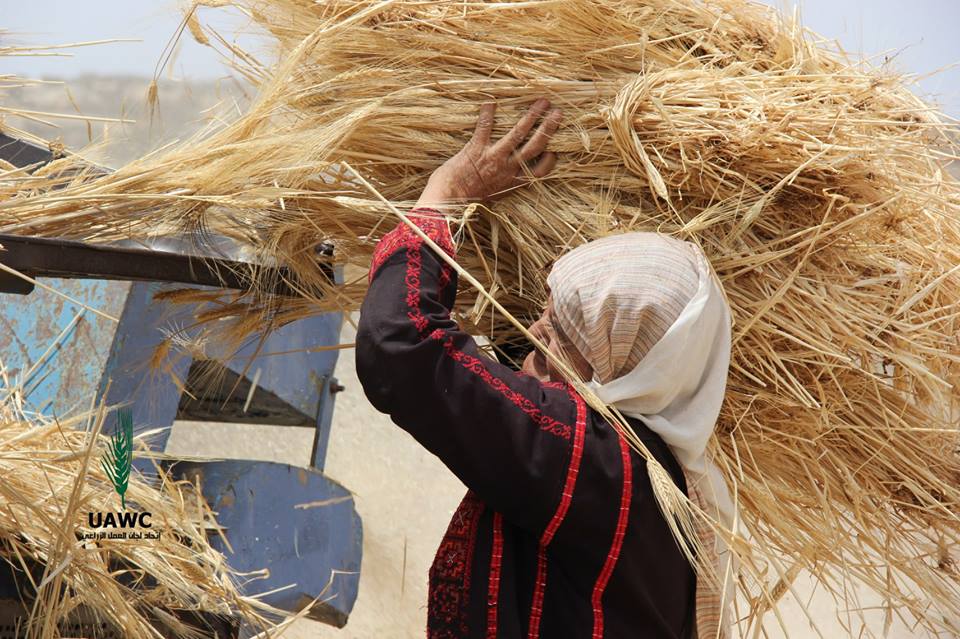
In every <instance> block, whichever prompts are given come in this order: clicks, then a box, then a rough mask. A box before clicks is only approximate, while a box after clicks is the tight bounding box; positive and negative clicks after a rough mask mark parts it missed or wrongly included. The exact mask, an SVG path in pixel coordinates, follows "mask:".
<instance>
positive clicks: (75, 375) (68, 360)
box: [0, 279, 130, 416]
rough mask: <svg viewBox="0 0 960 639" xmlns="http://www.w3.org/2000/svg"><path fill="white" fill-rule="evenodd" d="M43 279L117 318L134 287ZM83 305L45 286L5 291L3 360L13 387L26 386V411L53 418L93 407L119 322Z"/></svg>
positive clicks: (0, 300)
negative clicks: (25, 291) (18, 292)
mask: <svg viewBox="0 0 960 639" xmlns="http://www.w3.org/2000/svg"><path fill="white" fill-rule="evenodd" d="M44 283H45V284H47V285H48V286H50V287H52V288H54V289H55V290H57V291H60V292H62V293H64V294H65V295H68V296H70V297H71V298H73V299H75V300H77V301H78V302H80V303H81V304H82V305H86V306H89V307H91V308H95V309H97V310H99V311H102V312H104V313H106V314H107V315H111V316H113V317H119V316H120V314H121V313H122V311H123V306H124V301H125V300H126V296H127V290H128V289H129V287H130V285H129V284H128V283H126V282H104V281H100V280H60V279H49V280H44ZM81 304H76V303H74V302H71V301H68V300H66V299H65V298H64V297H62V296H60V295H56V294H55V293H52V292H50V291H47V290H44V289H40V288H38V289H36V290H35V291H34V292H33V293H31V294H30V295H27V296H22V295H8V294H0V362H2V363H3V366H4V367H5V368H6V375H7V378H8V380H9V382H10V384H11V386H16V385H21V392H22V394H23V399H24V407H25V408H26V410H28V411H35V412H38V413H43V414H45V415H48V416H54V415H55V416H65V415H67V414H71V413H77V412H85V411H87V410H89V408H90V402H91V399H92V398H93V396H94V391H95V390H96V388H97V385H98V384H99V383H100V377H101V375H102V373H103V367H104V362H105V360H106V358H107V353H108V352H109V350H110V344H111V342H112V341H113V333H114V330H115V328H116V324H115V323H114V322H112V321H110V320H108V319H105V318H103V317H101V316H98V315H96V314H94V313H91V312H89V311H86V310H84V308H83V306H82V305H81ZM78 315H79V316H80V317H79V319H77V316H78ZM31 369H32V372H31ZM27 375H29V377H28V378H26V379H25V378H24V377H25V376H27Z"/></svg>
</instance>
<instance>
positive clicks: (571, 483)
mask: <svg viewBox="0 0 960 639" xmlns="http://www.w3.org/2000/svg"><path fill="white" fill-rule="evenodd" d="M567 392H568V393H569V394H570V398H571V399H573V401H574V402H575V403H576V405H577V428H576V433H575V435H574V438H573V451H572V452H571V453H570V464H569V465H568V466H567V478H566V481H565V482H564V484H563V492H561V493H560V503H559V504H558V505H557V510H556V512H554V513H553V517H552V518H551V519H550V523H549V524H547V527H546V529H545V530H544V531H543V535H542V536H541V537H540V548H539V550H538V551H537V581H536V584H535V585H534V589H533V602H532V603H531V604H530V625H529V627H528V629H527V637H528V638H529V639H535V638H536V637H539V636H540V620H541V619H542V618H543V593H544V591H545V589H546V586H547V546H548V545H550V542H551V541H553V536H554V535H555V534H556V533H557V529H559V528H560V524H561V523H563V520H564V518H565V517H566V516H567V511H568V510H570V502H571V501H572V500H573V489H574V487H575V486H576V484H577V475H578V474H579V473H580V461H581V460H582V459H583V442H584V439H585V437H586V431H587V405H586V403H585V402H584V401H583V398H582V397H580V395H578V394H577V392H576V391H574V390H573V388H572V387H567Z"/></svg>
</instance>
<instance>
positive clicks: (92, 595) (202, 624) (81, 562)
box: [0, 407, 276, 639]
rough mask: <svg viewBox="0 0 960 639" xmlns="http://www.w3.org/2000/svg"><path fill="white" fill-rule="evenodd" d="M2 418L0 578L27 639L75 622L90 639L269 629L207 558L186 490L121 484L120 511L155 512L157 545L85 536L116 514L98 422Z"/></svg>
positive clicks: (199, 506)
mask: <svg viewBox="0 0 960 639" xmlns="http://www.w3.org/2000/svg"><path fill="white" fill-rule="evenodd" d="M0 410H2V413H0V476H2V477H3V481H0V559H2V562H3V565H2V566H0V568H2V571H0V572H2V573H3V574H4V575H6V574H8V573H10V572H11V570H12V571H14V572H15V573H17V574H18V577H17V586H18V589H19V592H20V593H21V596H22V597H23V598H24V601H25V602H26V604H27V614H26V615H25V616H26V617H27V621H26V623H25V624H24V625H22V626H21V627H19V628H18V631H19V632H21V633H23V634H22V636H24V637H29V638H30V639H57V638H59V637H61V636H64V637H66V636H77V634H76V632H75V631H73V630H71V629H72V628H74V625H75V624H76V623H77V621H78V620H80V622H81V623H87V624H92V625H93V626H94V627H95V628H97V629H98V630H97V631H96V633H95V634H94V635H86V634H85V636H91V637H96V636H122V637H138V638H140V637H142V638H143V639H148V638H160V637H164V636H172V637H183V638H185V639H189V638H194V637H195V638H200V637H210V636H213V630H211V629H210V628H208V627H207V625H206V623H207V622H208V621H210V620H213V619H215V618H217V617H220V618H223V619H228V618H229V619H230V620H231V621H230V622H231V623H240V622H244V623H246V624H249V627H251V628H261V629H263V630H264V631H266V632H269V630H270V628H272V627H274V624H273V623H272V622H271V621H270V620H269V619H268V617H267V616H266V615H268V614H272V613H276V611H273V610H272V609H271V608H270V607H269V606H266V605H265V604H262V603H260V602H258V601H257V600H255V599H251V598H248V597H245V596H243V595H242V594H241V593H240V592H239V590H238V588H237V585H236V584H237V583H238V580H239V579H240V577H241V576H239V575H236V574H234V573H233V572H231V570H230V569H229V567H228V566H227V565H226V562H225V559H224V557H223V555H221V554H220V553H219V552H218V551H217V550H215V549H214V548H212V547H211V545H210V543H209V536H210V535H216V534H218V530H219V529H218V527H217V525H216V521H215V518H214V515H213V513H212V512H211V511H210V509H209V507H208V506H207V504H206V502H205V501H204V500H203V498H202V497H201V496H200V493H199V490H198V487H196V486H195V485H194V484H191V483H190V482H189V481H174V480H172V479H170V477H169V476H167V475H161V476H160V478H159V485H154V484H153V483H151V482H148V481H146V480H145V479H144V478H143V477H142V476H141V475H140V474H138V473H136V472H135V471H134V472H133V473H131V474H128V475H127V477H126V480H125V486H124V488H125V494H124V504H125V505H126V506H128V507H130V508H133V509H134V510H131V511H129V512H130V513H132V514H134V515H136V514H137V513H141V512H146V513H150V520H149V523H150V526H151V529H152V531H156V532H158V533H159V534H158V535H157V537H156V538H144V539H138V540H134V539H120V538H116V539H114V538H110V537H109V536H107V537H106V538H101V537H100V536H99V535H98V534H97V533H98V532H100V531H102V529H97V528H92V527H91V517H90V515H89V513H98V517H99V518H100V520H101V521H102V517H103V516H104V515H103V513H111V512H112V513H116V512H117V511H118V509H119V507H120V504H121V501H120V497H119V496H118V495H117V492H116V491H115V489H117V487H116V486H115V477H114V476H113V475H112V474H111V473H110V472H107V470H108V468H105V467H104V466H102V465H101V463H100V459H102V458H103V457H102V455H103V453H104V451H105V450H108V449H110V448H111V446H112V442H111V441H110V440H109V439H108V438H107V437H106V436H104V435H103V434H101V433H100V431H101V428H102V426H103V424H104V421H105V418H106V413H105V412H104V411H102V410H101V411H99V412H98V413H96V414H92V415H77V416H76V417H73V418H70V419H67V420H64V421H54V420H49V419H43V418H31V419H29V420H27V419H25V418H23V417H22V416H21V417H16V416H15V415H14V414H13V412H12V411H11V410H9V409H8V408H7V407H5V408H3V409H0ZM106 421H112V416H111V419H107V420H106ZM88 429H89V430H88ZM120 432H123V429H121V431H120ZM124 437H125V436H121V437H120V439H123V438H124ZM114 439H117V437H116V436H115V437H114ZM131 441H132V440H131ZM128 472H129V471H128ZM124 512H126V509H124ZM93 523H94V524H96V523H97V522H96V521H94V522H93ZM248 577H254V576H248ZM78 615H79V616H78ZM204 616H205V619H206V621H204ZM272 618H274V619H275V618H276V617H272ZM84 619H86V620H87V621H83V620H84ZM65 630H66V634H63V632H64V631H65ZM100 633H102V634H100ZM161 633H163V634H161ZM17 636H21V635H19V634H18V635H17ZM274 636H275V635H274Z"/></svg>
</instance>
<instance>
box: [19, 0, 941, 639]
mask: <svg viewBox="0 0 960 639" xmlns="http://www.w3.org/2000/svg"><path fill="white" fill-rule="evenodd" d="M212 4H216V5H218V6H221V5H224V4H229V5H232V6H233V7H235V8H236V9H237V10H239V11H242V12H244V13H245V14H246V15H248V16H249V17H250V18H251V20H252V21H253V22H254V23H256V24H257V25H259V26H260V27H262V28H263V29H264V30H265V31H266V32H267V33H268V34H269V36H270V38H271V39H272V42H273V43H274V44H275V47H276V50H277V51H276V52H277V54H278V57H277V59H279V60H280V62H279V63H278V64H277V65H276V66H274V67H270V68H268V67H266V66H263V65H261V64H260V63H259V62H258V61H257V59H256V58H255V57H253V56H252V55H249V54H247V53H245V52H243V51H240V50H238V49H237V48H236V47H235V46H233V45H231V44H230V41H229V39H227V38H225V37H221V36H220V34H218V33H216V32H215V31H213V30H212V29H206V30H205V31H204V33H205V38H200V40H201V42H203V41H205V42H206V43H208V44H209V45H210V46H213V47H216V48H219V49H220V50H221V51H224V52H225V53H227V54H229V55H230V56H232V57H233V60H234V63H235V65H236V67H237V68H238V69H239V70H240V72H241V73H242V74H243V75H244V76H245V77H247V78H248V79H250V80H251V81H253V82H255V83H256V84H258V85H259V87H260V94H259V97H258V99H257V100H256V101H255V102H254V104H253V105H252V106H251V107H250V109H249V110H248V112H247V113H246V114H244V115H243V116H242V117H240V118H239V119H237V120H236V121H234V122H232V123H230V124H227V125H224V126H222V127H220V128H218V129H208V130H206V131H204V132H203V133H202V134H200V135H199V136H197V137H196V138H195V139H193V140H191V141H190V142H189V143H187V144H184V145H181V146H178V147H176V148H173V149H168V150H165V151H163V152H162V153H158V154H156V155H153V156H150V157H147V158H144V159H142V160H140V161H137V162H134V163H132V164H130V165H128V166H126V167H122V168H121V169H120V170H118V171H117V172H116V173H114V174H112V175H110V176H108V177H100V178H97V179H90V177H89V176H85V175H77V174H76V173H74V172H70V171H66V169H69V168H72V167H73V161H72V160H70V159H65V160H61V161H59V162H56V163H54V164H52V165H50V166H48V167H45V168H43V169H41V170H39V171H37V172H36V173H34V174H33V175H32V176H27V175H24V174H23V173H18V172H14V171H9V172H7V173H0V220H2V221H0V230H2V231H4V232H11V233H25V234H42V235H53V236H57V235H59V236H70V237H76V238H82V239H88V240H110V239H116V238H130V237H145V236H148V235H151V234H155V233H158V232H169V230H171V229H179V228H186V229H190V230H196V229H198V228H199V229H203V230H212V231H216V232H218V233H224V234H228V235H232V236H235V237H237V238H239V239H241V240H244V241H248V242H250V243H251V244H253V245H254V246H255V247H257V249H258V250H259V252H260V254H261V257H262V258H263V259H264V260H278V261H280V262H283V263H285V264H288V265H290V266H292V267H293V271H294V273H295V274H296V275H295V277H296V280H295V281H294V282H293V284H294V285H295V286H296V287H298V288H299V289H300V290H301V291H302V292H303V295H302V298H299V299H288V300H285V301H280V302H278V301H277V300H271V299H270V298H268V297H266V296H264V295H261V294H259V293H258V292H257V291H252V292H249V293H247V294H245V295H243V296H240V297H237V298H235V299H231V300H226V301H224V300H222V299H221V300H217V301H212V302H211V303H210V305H209V306H208V307H206V309H205V311H204V312H203V313H202V314H201V316H200V317H199V318H198V319H200V320H204V321H209V320H214V319H221V318H227V319H229V320H231V321H232V325H233V327H234V332H233V335H234V336H235V337H236V338H237V339H238V340H239V339H241V338H243V337H246V336H249V335H252V334H256V333H257V332H258V331H261V330H263V329H264V327H270V326H273V325H275V324H276V323H279V322H283V321H286V320H289V319H293V318H296V317H300V316H303V315H308V314H313V313H317V312H320V311H321V310H324V309H329V308H340V309H356V308H357V307H358V305H359V303H360V300H361V299H362V296H363V292H364V286H365V284H364V282H365V278H364V275H363V270H364V269H365V267H366V266H367V265H368V264H369V259H370V254H371V251H372V250H373V246H374V244H375V241H376V239H377V238H379V237H380V236H381V235H382V234H383V233H384V232H385V231H387V230H388V229H389V228H391V227H392V226H393V225H394V224H395V223H396V215H395V213H394V212H393V210H392V208H391V206H388V204H387V203H385V202H384V201H382V200H381V199H380V198H379V197H377V196H376V195H374V193H373V192H372V190H375V191H376V192H378V193H379V194H382V196H383V198H385V200H386V201H387V202H389V203H390V204H392V205H393V206H395V207H397V209H399V210H404V208H405V207H407V206H409V205H410V204H411V203H412V202H413V201H414V200H415V199H416V197H417V195H418V193H419V191H420V189H421V188H422V187H423V185H424V183H425V181H426V178H427V176H428V175H429V174H430V172H431V171H432V170H433V169H434V168H436V167H437V166H438V165H439V164H440V163H441V162H443V161H444V160H445V159H446V158H448V157H449V156H450V155H452V154H453V153H454V152H456V151H457V150H458V149H459V148H460V147H461V146H462V145H463V144H464V142H465V141H466V140H467V139H468V137H469V135H470V132H471V131H472V128H473V125H474V123H475V118H476V115H477V111H478V107H479V105H480V104H481V103H482V102H485V101H488V100H496V101H497V103H498V104H499V106H500V108H499V111H498V117H497V122H496V126H495V134H503V133H505V132H506V130H507V129H508V127H509V126H511V125H512V123H513V122H515V121H516V119H517V117H518V114H519V113H520V112H521V110H523V109H524V108H526V106H527V105H529V104H530V103H531V102H532V101H533V99H534V98H535V97H538V96H541V95H545V96H548V97H549V98H550V99H551V101H552V102H553V103H554V104H555V105H557V106H559V107H561V108H563V110H564V113H565V121H564V125H563V127H562V128H561V130H560V131H559V132H558V133H557V135H556V136H555V138H554V140H553V142H552V143H551V148H552V150H554V151H557V152H559V154H560V158H561V159H560V164H559V166H558V167H557V169H556V171H555V172H554V173H553V174H551V175H550V176H549V177H548V178H546V179H544V180H541V181H539V182H537V183H535V184H532V185H531V186H529V187H527V188H524V189H521V190H517V191H516V192H513V193H511V194H509V195H507V196H506V197H504V198H503V199H501V200H498V201H497V202H496V203H495V205H492V206H491V207H490V208H489V210H487V209H479V210H476V209H475V210H473V211H472V212H471V214H470V215H467V214H466V212H465V211H463V210H461V209H459V208H452V209H451V210H450V214H451V216H452V217H453V218H454V219H455V220H456V221H458V222H459V223H460V225H459V230H458V239H459V241H460V249H459V253H458V262H459V264H460V265H461V266H462V267H463V268H464V269H465V271H466V272H469V273H471V274H472V275H473V276H474V277H475V278H476V280H477V283H478V284H480V285H481V286H482V288H484V289H485V290H486V291H487V293H488V294H489V297H488V296H487V295H484V294H480V293H478V292H477V291H476V290H475V289H474V288H471V287H467V286H463V287H461V292H460V295H459V298H458V302H457V313H458V319H459V320H460V321H461V322H463V323H464V324H465V325H467V326H469V327H471V328H472V329H473V330H474V332H475V333H477V334H480V335H485V336H487V337H490V338H492V340H493V342H494V343H495V344H497V345H498V346H504V345H506V344H509V343H511V342H517V341H523V340H524V339H525V338H524V336H523V332H522V331H521V330H519V329H518V328H517V326H516V325H515V324H514V323H512V322H511V320H510V318H508V317H507V314H509V315H512V316H513V317H515V318H516V319H519V320H520V321H521V323H526V322H529V321H531V320H532V319H533V318H534V317H535V316H536V315H537V313H538V311H539V309H540V308H541V304H542V302H543V300H544V299H545V294H544V280H545V276H546V273H547V272H548V270H549V268H550V265H551V263H552V261H553V260H554V259H555V258H556V257H557V256H558V255H560V254H562V253H563V252H564V251H566V250H568V249H569V248H571V247H573V246H576V245H578V244H580V243H582V242H585V241H588V240H590V239H592V238H596V237H602V236H604V235H607V234H610V233H620V232H624V231H627V230H659V231H661V232H664V233H669V234H671V235H674V236H676V237H679V238H682V239H687V240H691V241H695V242H697V243H699V244H700V245H701V246H702V247H703V248H704V250H705V252H706V253H707V255H708V256H709V257H710V259H711V262H712V264H713V266H714V267H715V269H716V270H717V272H718V274H719V276H720V278H721V280H722V281H723V284H724V288H725V290H726V294H727V296H728V299H729V301H730V303H731V306H732V308H733V313H734V319H735V327H734V346H733V360H732V367H731V374H730V379H729V393H728V399H727V402H726V403H725V405H724V408H723V412H722V416H721V421H720V424H719V428H718V435H717V437H716V438H715V440H714V442H713V444H712V451H713V453H714V454H715V456H716V459H717V461H718V463H719V464H720V465H721V466H722V467H723V468H724V470H725V473H726V476H727V479H728V482H729V484H730V486H731V488H732V489H734V490H735V493H736V495H737V497H738V500H739V505H740V512H741V517H742V524H743V526H744V528H745V530H746V533H747V534H746V535H745V536H743V537H738V538H737V540H736V543H735V547H736V550H737V553H738V554H739V555H740V556H741V560H742V564H741V568H742V569H743V570H742V572H741V575H740V577H739V585H740V586H741V589H742V591H743V593H744V594H745V595H746V597H747V598H748V603H749V604H750V610H749V611H744V610H740V611H738V612H739V615H738V616H739V617H740V618H743V619H744V621H743V623H742V624H741V626H740V632H741V633H742V634H745V635H751V636H753V635H755V634H756V633H758V632H759V625H758V623H757V622H758V620H759V618H760V616H761V614H762V613H763V612H764V611H766V610H771V609H772V610H773V611H774V614H776V606H775V604H776V599H777V597H779V596H780V595H782V594H783V593H784V592H786V591H787V590H789V589H790V588H791V582H792V580H793V579H794V578H795V576H796V575H797V574H798V572H799V569H800V568H805V569H807V570H809V571H811V572H813V573H814V575H815V576H816V577H817V578H819V579H820V582H821V583H822V584H823V586H825V587H826V588H828V589H830V590H831V591H832V592H834V593H835V594H836V595H837V596H838V597H839V598H841V599H843V600H844V602H843V603H842V604H841V605H842V606H843V607H844V608H847V609H850V608H852V609H856V608H857V607H858V603H857V601H856V599H855V597H854V595H851V594H850V593H851V592H852V589H851V588H850V583H851V582H852V581H860V582H864V583H866V584H867V585H868V586H870V587H871V588H873V589H874V590H877V591H878V592H881V593H884V594H885V595H886V597H887V599H886V600H887V602H888V604H889V612H888V614H889V615H891V616H893V615H901V616H903V617H904V618H905V619H906V620H908V621H909V620H911V619H917V620H919V624H920V627H922V628H925V629H927V630H929V631H930V632H944V633H950V632H957V629H958V619H960V588H958V582H957V573H956V567H955V561H956V552H957V548H956V546H957V542H958V536H960V521H958V513H960V488H958V484H960V458H958V452H957V444H958V437H957V436H958V430H957V427H958V424H957V413H956V408H957V399H958V390H957V382H958V367H957V366H958V359H960V343H958V338H957V335H958V328H960V321H958V314H960V220H958V204H960V189H958V185H957V182H956V180H955V179H954V178H953V177H951V175H950V173H949V172H948V167H947V165H948V163H949V162H950V161H952V160H953V159H954V158H955V156H956V145H955V140H956V130H955V128H953V126H952V125H949V124H947V123H946V121H945V119H944V118H943V117H942V116H940V115H938V114H937V112H936V111H935V109H933V108H932V107H930V106H929V105H927V104H926V103H924V102H923V101H921V100H920V99H918V98H917V97H915V96H914V95H913V94H912V93H911V92H910V91H909V89H908V87H907V85H906V80H905V79H904V78H902V77H898V76H897V75H895V74H893V73H890V72H888V71H886V70H884V69H876V68H872V67H871V66H870V65H868V64H866V63H861V62H854V61H851V60H849V59H848V58H847V57H846V56H845V55H844V54H842V53H841V52H839V51H836V50H833V49H832V48H831V47H830V46H829V45H828V44H827V43H824V42H822V41H820V40H818V38H817V37H816V36H815V35H814V34H811V33H809V32H806V31H804V30H802V29H801V28H800V27H799V26H797V25H796V24H795V23H794V22H793V21H791V20H786V19H782V18H780V17H779V16H778V15H777V14H776V13H775V12H773V11H771V10H769V9H766V8H763V7H761V6H758V5H754V4H751V3H748V2H745V1H743V0H717V1H709V2H705V1H701V2H689V1H685V0H643V1H639V2H638V1H630V2H618V1H613V0H564V1H562V2H561V1H529V2H380V3H374V2H359V1H354V2H349V1H336V0H333V1H329V2H323V3H315V2H312V1H308V0H281V1H277V2H269V3H267V2H262V3H260V2H250V1H244V0H236V1H234V2H230V3H225V2H222V1H218V2H216V3H212ZM206 10H207V9H204V8H201V10H199V11H195V12H193V13H191V14H190V15H191V18H190V21H191V22H190V24H189V32H190V33H194V34H196V33H197V32H198V30H199V29H202V28H203V27H202V25H201V24H200V23H199V22H197V21H196V20H195V19H194V18H200V19H202V17H203V11H206ZM348 166H349V167H352V169H355V171H356V173H354V172H353V171H351V170H350V169H348V168H347V167H348ZM357 175H362V176H363V178H364V180H365V181H366V182H367V183H368V184H369V186H370V187H371V188H368V187H367V186H365V185H364V184H363V183H362V182H361V180H359V179H358V178H357ZM371 189H372V190H371ZM325 241H332V242H333V243H334V244H335V245H336V259H337V260H339V261H340V262H342V263H345V264H347V265H348V266H354V267H358V268H357V270H356V271H351V270H349V269H348V271H347V272H348V274H349V273H352V272H356V277H355V278H352V279H351V280H350V281H348V282H347V284H346V285H344V286H342V287H338V288H335V289H334V288H331V287H330V286H329V285H328V284H326V283H325V282H324V281H322V278H321V276H320V269H318V268H317V257H316V248H317V247H318V246H319V245H320V244H321V243H322V242H325ZM491 297H492V298H493V299H494V300H496V302H497V303H498V304H499V305H502V308H503V309H505V310H506V311H507V312H508V313H507V314H505V313H501V312H495V309H494V306H493V305H491V303H490V299H491ZM251 311H257V312H251ZM224 325H225V323H224V322H217V323H216V326H217V331H218V332H219V333H222V332H223V331H222V327H223V326H224ZM594 403H595V402H594ZM611 417H614V416H611ZM614 421H617V420H614ZM627 435H628V436H629V433H627ZM668 492H669V491H668ZM664 500H665V507H666V509H667V510H675V511H677V512H678V513H679V514H683V513H684V512H685V511H686V510H687V509H686V508H685V505H684V503H683V500H682V499H681V498H680V497H678V496H676V495H672V496H671V495H666V496H664ZM680 519H681V521H682V520H684V519H685V517H681V518H680ZM687 523H689V522H687ZM771 595H775V596H771ZM851 631H853V630H851Z"/></svg>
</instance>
